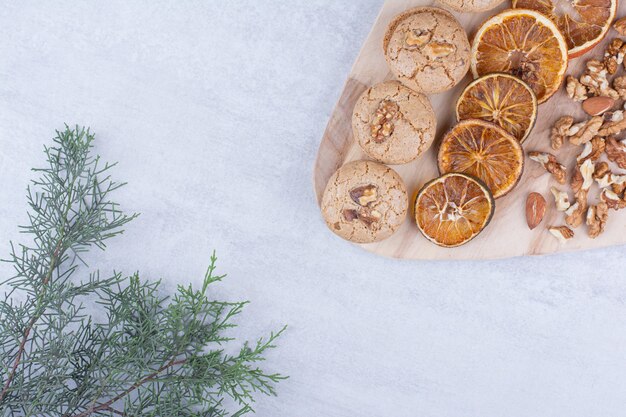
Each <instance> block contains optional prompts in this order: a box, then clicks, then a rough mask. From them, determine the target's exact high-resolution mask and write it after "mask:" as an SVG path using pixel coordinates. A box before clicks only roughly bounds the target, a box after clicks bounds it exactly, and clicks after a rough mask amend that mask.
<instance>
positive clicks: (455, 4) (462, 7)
mask: <svg viewBox="0 0 626 417" xmlns="http://www.w3.org/2000/svg"><path fill="white" fill-rule="evenodd" d="M503 1H504V0H439V2H440V3H441V4H443V5H445V6H448V7H450V8H451V9H454V10H456V11H458V12H466V13H476V12H484V11H487V10H491V9H493V8H495V7H496V6H498V5H500V4H502V2H503Z"/></svg>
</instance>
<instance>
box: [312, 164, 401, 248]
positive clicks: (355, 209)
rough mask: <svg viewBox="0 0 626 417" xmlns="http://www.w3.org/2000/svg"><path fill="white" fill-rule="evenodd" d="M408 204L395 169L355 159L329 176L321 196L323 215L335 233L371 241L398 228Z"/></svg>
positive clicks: (382, 237) (355, 239) (353, 240)
mask: <svg viewBox="0 0 626 417" xmlns="http://www.w3.org/2000/svg"><path fill="white" fill-rule="evenodd" d="M408 205H409V199H408V196H407V192H406V187H405V186H404V183H403V182H402V178H400V175H398V173H397V172H396V171H394V170H393V169H391V168H389V167H387V166H385V165H382V164H379V163H377V162H373V161H354V162H349V163H347V164H345V165H344V166H342V167H341V168H339V169H338V170H337V171H336V172H335V173H334V174H333V175H332V177H330V180H329V181H328V184H327V185H326V190H324V196H323V197H322V215H323V216H324V220H325V221H326V224H327V225H328V228H329V229H330V230H332V231H333V233H335V234H336V235H338V236H340V237H342V238H344V239H346V240H349V241H351V242H355V243H371V242H378V241H381V240H383V239H386V238H388V237H389V236H391V235H392V234H393V233H394V232H395V231H396V230H398V228H399V227H400V225H401V224H402V222H403V221H404V219H405V217H406V213H407V209H408Z"/></svg>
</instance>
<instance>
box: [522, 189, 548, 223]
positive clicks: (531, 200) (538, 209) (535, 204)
mask: <svg viewBox="0 0 626 417" xmlns="http://www.w3.org/2000/svg"><path fill="white" fill-rule="evenodd" d="M545 214H546V199H545V198H543V196H542V195H541V194H539V193H530V194H528V197H527V198H526V223H528V228H529V229H530V230H533V229H534V228H535V227H537V226H538V225H539V223H541V221H542V220H543V216H544V215H545Z"/></svg>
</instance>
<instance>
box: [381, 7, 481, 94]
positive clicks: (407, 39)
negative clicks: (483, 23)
mask: <svg viewBox="0 0 626 417" xmlns="http://www.w3.org/2000/svg"><path fill="white" fill-rule="evenodd" d="M383 51H384V53H385V59H386V60H387V64H388V65H389V69H390V70H391V72H392V73H393V75H395V77H396V78H397V79H398V80H399V81H400V82H402V83H403V84H404V85H406V86H407V87H409V88H411V89H413V90H416V91H419V92H422V93H424V94H433V93H440V92H442V91H446V90H449V89H451V88H452V87H454V86H455V85H456V84H457V83H458V82H459V81H461V79H462V78H463V77H464V76H465V74H466V73H467V70H468V69H469V65H470V44H469V41H468V40H467V33H465V30H463V28H462V27H461V25H460V24H459V22H458V21H457V20H456V19H455V18H454V16H452V15H451V14H450V13H449V12H447V11H445V10H443V9H439V8H436V7H416V8H414V9H410V10H407V11H406V12H404V13H402V14H400V15H398V16H396V18H395V19H394V20H393V21H392V22H391V23H390V24H389V27H388V28H387V33H386V35H385V39H384V41H383Z"/></svg>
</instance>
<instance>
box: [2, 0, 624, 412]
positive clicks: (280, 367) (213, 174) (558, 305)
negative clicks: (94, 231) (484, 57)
mask: <svg viewBox="0 0 626 417" xmlns="http://www.w3.org/2000/svg"><path fill="white" fill-rule="evenodd" d="M381 3H382V0H359V1H350V2H347V1H339V0H312V1H306V2H305V1H298V2H295V1H281V2H278V1H265V2H259V1H233V0H231V1H228V2H226V1H216V0H215V1H210V2H209V1H206V2H198V1H185V2H174V1H170V2H162V1H143V2H140V1H133V2H128V1H121V0H116V1H106V2H104V1H102V2H75V1H67V2H45V3H43V2H35V1H28V2H26V1H21V2H10V3H5V4H4V5H3V6H2V7H1V8H0V28H1V29H0V31H1V33H2V36H1V37H0V149H1V152H0V184H1V187H2V194H1V197H0V240H1V243H0V250H1V252H2V253H7V252H8V248H9V247H8V240H9V239H13V240H19V239H20V236H19V235H18V232H17V228H16V223H18V222H21V223H23V222H25V220H26V216H25V202H24V188H25V186H26V183H27V181H28V179H29V178H30V175H31V174H30V172H29V168H30V167H31V166H35V165H37V164H40V163H41V161H42V153H41V150H42V146H43V144H44V143H49V138H50V137H51V136H52V134H53V130H54V129H55V128H60V127H62V126H63V123H64V122H67V123H70V124H74V123H79V124H85V125H89V126H91V127H92V129H93V130H94V131H95V132H96V133H97V136H98V139H99V140H98V142H97V151H98V152H99V153H100V154H102V155H103V156H104V157H105V158H107V159H109V160H118V161H120V165H119V168H118V169H117V176H118V178H120V179H124V180H127V181H128V182H129V185H128V187H127V188H126V189H125V190H123V191H121V192H120V193H119V199H120V201H121V202H122V203H123V206H124V207H125V208H126V209H128V210H131V211H139V212H141V213H142V216H141V217H140V218H139V219H138V220H137V221H135V222H134V223H133V224H132V225H130V227H128V230H127V233H126V234H125V235H124V236H123V237H121V238H118V239H116V240H115V241H114V242H111V243H110V248H109V250H108V251H107V252H105V253H96V254H93V255H92V256H91V257H90V260H91V262H92V266H94V267H100V268H102V269H103V270H111V269H112V268H113V267H115V268H116V269H123V270H124V271H127V272H129V273H130V272H133V271H135V270H139V271H141V272H142V273H143V275H144V276H147V277H152V278H163V279H164V280H165V282H166V284H167V288H169V289H170V290H171V289H172V287H173V286H174V285H175V284H177V283H187V282H195V283H198V282H199V281H200V278H201V275H202V274H203V272H204V269H205V267H206V265H207V262H208V257H209V254H210V253H211V251H212V249H213V248H216V249H217V250H218V254H219V256H220V269H221V270H222V271H225V272H228V273H229V276H230V277H229V278H228V279H227V280H226V281H225V282H224V283H223V284H221V285H219V286H218V287H216V288H215V293H216V296H219V297H225V298H231V299H242V298H243V299H249V300H251V302H252V303H251V304H250V306H249V307H248V308H247V310H246V311H245V313H244V315H243V317H242V326H241V327H240V328H239V330H238V331H237V332H236V334H237V335H239V336H248V337H250V338H253V337H256V336H258V335H261V334H264V333H266V332H268V331H269V330H271V329H277V328H279V327H280V326H281V324H283V323H288V324H289V326H290V327H289V330H288V332H287V333H286V334H285V336H284V338H283V339H282V340H281V341H280V348H279V349H278V350H276V351H275V352H273V353H272V354H271V355H270V360H269V361H268V362H267V364H266V367H267V368H268V369H271V370H275V371H280V372H283V373H286V374H288V375H290V376H291V378H290V379H289V380H288V381H286V382H284V383H283V384H281V385H280V387H279V390H278V391H279V396H278V397H276V398H260V400H259V402H258V403H257V404H256V410H257V412H258V415H259V416H263V417H266V416H267V417H269V416H272V417H296V416H302V417H309V416H310V417H318V416H325V417H352V416H361V417H370V416H371V417H374V416H394V417H404V416H406V417H409V416H411V417H412V416H420V417H424V416H433V417H435V416H436V417H441V416H465V417H467V416H480V417H491V416H493V417H500V416H509V417H516V416H519V417H523V416H531V415H532V416H535V417H542V416H546V417H548V416H569V417H574V416H581V417H582V416H604V417H609V416H623V415H624V408H625V406H626V392H625V391H624V387H625V386H626V360H625V359H626V305H625V300H626V282H625V280H624V278H626V273H625V272H624V254H625V249H626V248H624V247H615V248H610V249H606V250H596V251H589V252H583V253H574V254H565V255H558V256H546V257H535V258H518V259H510V260H503V261H497V262H495V261H494V262H413V261H411V262H408V261H394V260H388V259H383V258H379V257H376V256H374V255H371V254H368V253H366V252H364V251H362V250H360V249H359V248H357V247H353V246H351V245H349V244H346V243H345V242H343V241H341V240H339V239H337V238H335V237H334V236H333V235H332V234H331V233H330V232H328V231H327V230H326V229H325V226H324V224H323V222H322V220H321V218H320V216H319V214H318V210H317V206H316V204H315V201H314V197H313V192H312V187H311V175H312V173H311V170H312V166H313V159H314V156H315V153H316V150H317V146H318V142H319V139H320V137H321V135H322V132H323V129H324V126H325V124H326V121H327V118H328V116H329V113H330V111H331V110H332V108H333V106H334V103H335V100H336V99H337V97H338V95H339V92H340V90H341V87H342V85H343V82H344V79H345V77H346V75H347V73H348V72H349V69H350V66H351V64H352V62H353V60H354V58H355V57H356V55H357V53H358V50H359V47H360V44H361V43H362V41H363V40H364V38H365V36H366V34H367V32H368V30H369V28H370V26H371V24H372V23H373V21H374V18H375V16H376V13H377V10H378V9H379V7H380V5H381ZM0 273H1V274H3V275H5V274H7V273H9V270H8V268H7V266H6V265H0Z"/></svg>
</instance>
